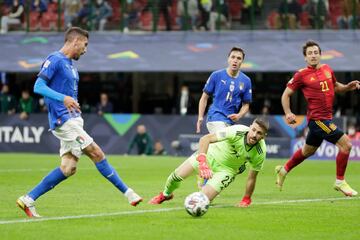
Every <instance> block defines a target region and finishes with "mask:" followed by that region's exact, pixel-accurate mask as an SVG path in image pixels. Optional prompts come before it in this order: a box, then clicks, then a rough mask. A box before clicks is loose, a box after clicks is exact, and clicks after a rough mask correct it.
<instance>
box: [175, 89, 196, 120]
mask: <svg viewBox="0 0 360 240" xmlns="http://www.w3.org/2000/svg"><path fill="white" fill-rule="evenodd" d="M177 106H178V111H177V113H178V114H180V115H187V114H194V113H196V110H195V108H196V102H195V99H194V98H193V97H192V95H191V93H190V91H189V87H188V86H186V85H182V86H181V91H180V96H179V98H178V101H177Z"/></svg>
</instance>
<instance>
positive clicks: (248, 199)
mask: <svg viewBox="0 0 360 240" xmlns="http://www.w3.org/2000/svg"><path fill="white" fill-rule="evenodd" d="M250 204H251V197H249V196H244V197H243V199H242V200H241V202H239V203H238V204H236V207H241V208H247V207H249V206H250Z"/></svg>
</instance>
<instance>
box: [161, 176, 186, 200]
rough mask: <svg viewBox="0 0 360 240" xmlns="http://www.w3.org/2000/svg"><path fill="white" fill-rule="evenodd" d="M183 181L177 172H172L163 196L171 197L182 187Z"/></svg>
mask: <svg viewBox="0 0 360 240" xmlns="http://www.w3.org/2000/svg"><path fill="white" fill-rule="evenodd" d="M182 180H184V179H183V178H182V177H180V176H178V175H177V174H176V173H175V172H172V173H171V174H170V176H169V177H168V179H167V180H166V184H165V188H164V191H163V194H164V195H165V196H170V195H171V193H172V192H174V191H175V190H176V189H177V188H178V187H179V186H180V183H181V181H182Z"/></svg>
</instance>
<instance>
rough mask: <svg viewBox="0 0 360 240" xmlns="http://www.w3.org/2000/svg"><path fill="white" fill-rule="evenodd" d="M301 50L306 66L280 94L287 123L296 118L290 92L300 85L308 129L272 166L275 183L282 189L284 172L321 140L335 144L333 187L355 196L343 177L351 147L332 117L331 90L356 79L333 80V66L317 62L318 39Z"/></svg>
mask: <svg viewBox="0 0 360 240" xmlns="http://www.w3.org/2000/svg"><path fill="white" fill-rule="evenodd" d="M303 54H304V57H305V62H306V63H307V67H306V68H303V69H300V70H299V71H298V72H297V73H295V75H294V77H293V78H292V79H291V80H290V81H289V82H288V84H287V87H286V89H285V90H284V93H283V95H282V97H281V103H282V106H283V109H284V112H285V118H286V121H287V122H288V123H289V124H294V123H295V122H296V120H295V119H296V116H295V114H294V113H292V111H291V109H290V96H291V95H293V94H294V92H295V91H296V90H298V89H301V90H302V92H303V94H304V96H305V99H306V101H307V103H308V110H307V119H308V127H309V133H308V134H307V138H306V143H305V145H304V146H303V148H302V149H299V150H298V151H296V152H295V153H294V155H293V156H292V157H291V158H290V160H288V161H287V162H286V164H285V165H284V166H277V167H276V168H275V171H276V174H277V180H276V184H277V185H278V187H279V188H280V190H281V189H282V186H283V183H284V180H285V177H286V175H287V174H288V173H289V172H290V171H291V170H292V169H293V168H294V167H296V166H297V165H299V164H300V163H302V162H303V161H304V160H305V159H306V158H308V157H310V156H311V155H313V154H314V153H315V152H316V150H317V149H318V147H319V146H320V145H321V143H322V141H323V140H324V139H325V140H326V141H328V142H330V143H333V144H335V145H336V146H337V147H338V148H339V153H338V155H337V156H336V180H335V184H334V189H335V190H337V191H341V192H342V193H343V194H345V195H346V196H356V195H357V194H358V193H357V192H356V191H355V190H354V189H352V188H351V187H350V186H349V184H347V183H346V181H345V179H344V175H345V170H346V165H347V162H348V159H349V154H350V151H351V147H352V146H351V142H350V140H349V138H348V136H347V135H346V134H344V133H343V132H342V131H341V130H340V129H339V128H338V127H337V126H336V125H335V124H334V123H333V121H332V118H333V115H332V111H333V101H334V96H335V92H347V91H352V90H355V89H360V82H359V81H357V80H354V81H352V82H349V83H348V84H346V85H344V84H341V83H339V82H337V80H336V78H335V75H334V72H333V70H332V69H331V68H330V67H329V66H328V65H326V64H320V57H321V48H320V46H319V44H318V43H316V42H314V41H308V42H306V43H305V45H304V46H303Z"/></svg>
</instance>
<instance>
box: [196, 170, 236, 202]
mask: <svg viewBox="0 0 360 240" xmlns="http://www.w3.org/2000/svg"><path fill="white" fill-rule="evenodd" d="M234 180H235V174H232V173H230V172H228V171H215V172H214V174H213V177H212V178H210V179H209V180H208V182H207V183H206V184H205V186H203V188H202V190H201V191H202V192H203V193H204V194H205V195H206V196H207V197H208V198H209V200H210V201H212V200H213V199H214V198H215V197H216V196H218V195H219V193H220V192H221V191H222V190H224V189H225V188H227V187H228V186H229V185H230V183H232V182H233V181H234Z"/></svg>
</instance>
